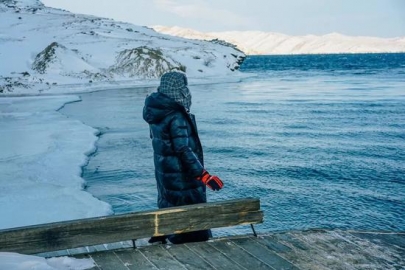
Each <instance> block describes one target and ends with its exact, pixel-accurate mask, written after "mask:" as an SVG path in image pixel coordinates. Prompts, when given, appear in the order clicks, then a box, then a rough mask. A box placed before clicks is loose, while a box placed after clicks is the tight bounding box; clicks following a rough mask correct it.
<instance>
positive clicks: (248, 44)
mask: <svg viewBox="0 0 405 270" xmlns="http://www.w3.org/2000/svg"><path fill="white" fill-rule="evenodd" d="M153 29H155V30H156V31H158V32H160V33H164V34H168V35H173V36H179V37H184V38H191V39H198V40H212V39H216V38H218V39H221V40H225V41H227V42H230V43H232V44H235V45H237V46H238V48H239V49H241V50H242V51H244V52H245V53H246V54H250V55H258V54H268V55H271V54H328V53H385V52H389V53H393V52H405V38H404V37H402V38H399V37H398V38H376V37H362V36H358V37H352V36H345V35H342V34H339V33H330V34H327V35H323V36H315V35H306V36H288V35H285V34H280V33H271V32H261V31H229V32H208V33H203V32H198V31H195V30H192V29H187V28H180V27H177V26H173V27H167V26H153Z"/></svg>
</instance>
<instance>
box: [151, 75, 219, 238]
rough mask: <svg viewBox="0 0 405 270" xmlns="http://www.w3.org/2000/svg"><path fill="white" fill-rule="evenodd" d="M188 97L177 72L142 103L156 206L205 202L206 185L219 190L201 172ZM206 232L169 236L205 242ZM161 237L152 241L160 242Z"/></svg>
mask: <svg viewBox="0 0 405 270" xmlns="http://www.w3.org/2000/svg"><path fill="white" fill-rule="evenodd" d="M190 106H191V94H190V91H189V89H188V87H187V78H186V76H185V75H184V74H183V73H181V72H168V73H165V74H164V75H163V76H162V78H161V82H160V86H159V88H158V91H157V92H155V93H152V94H151V95H150V96H148V97H147V98H146V100H145V107H144V109H143V118H144V120H145V121H146V122H147V123H148V124H149V126H150V136H151V139H152V146H153V151H154V164H155V177H156V182H157V189H158V207H159V208H166V207H172V206H182V205H188V204H196V203H205V202H206V201H207V199H206V187H205V186H206V185H207V186H208V187H210V188H212V189H214V190H219V189H221V188H222V186H223V183H222V181H221V180H220V179H219V178H218V177H216V176H211V175H209V174H208V173H207V171H206V170H205V169H204V161H203V149H202V145H201V142H200V139H199V136H198V131H197V126H196V122H195V118H194V115H192V114H190V113H189V110H190ZM210 236H211V232H210V230H204V231H198V232H191V233H186V234H178V235H171V236H169V237H168V238H169V240H170V241H171V242H172V243H175V244H176V243H184V242H191V241H206V240H208V238H209V237H210ZM163 239H164V238H152V239H151V242H153V241H155V240H159V241H161V240H163Z"/></svg>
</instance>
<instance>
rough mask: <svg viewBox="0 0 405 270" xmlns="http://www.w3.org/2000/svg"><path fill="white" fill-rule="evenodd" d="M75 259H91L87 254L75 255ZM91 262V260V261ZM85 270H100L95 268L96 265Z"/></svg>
mask: <svg viewBox="0 0 405 270" xmlns="http://www.w3.org/2000/svg"><path fill="white" fill-rule="evenodd" d="M75 258H76V259H92V258H91V257H90V255H89V254H80V255H76V256H75ZM92 260H93V259H92ZM86 270H101V269H100V268H99V267H98V266H97V264H96V265H95V266H94V267H92V268H89V269H86Z"/></svg>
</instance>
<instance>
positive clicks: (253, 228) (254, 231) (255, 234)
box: [250, 224, 257, 237]
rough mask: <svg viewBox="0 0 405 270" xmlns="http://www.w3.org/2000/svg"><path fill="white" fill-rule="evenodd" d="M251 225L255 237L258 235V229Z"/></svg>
mask: <svg viewBox="0 0 405 270" xmlns="http://www.w3.org/2000/svg"><path fill="white" fill-rule="evenodd" d="M250 227H251V228H252V231H253V235H254V236H255V237H257V233H256V230H255V227H253V224H250Z"/></svg>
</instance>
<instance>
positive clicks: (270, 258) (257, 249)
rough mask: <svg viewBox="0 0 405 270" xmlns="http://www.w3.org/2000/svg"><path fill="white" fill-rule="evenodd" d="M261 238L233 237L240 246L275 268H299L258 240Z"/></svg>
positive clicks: (294, 269) (293, 269)
mask: <svg viewBox="0 0 405 270" xmlns="http://www.w3.org/2000/svg"><path fill="white" fill-rule="evenodd" d="M257 241H260V239H257V238H255V237H250V238H240V239H233V240H232V242H234V243H235V244H236V245H238V246H239V247H241V248H243V249H244V250H246V251H247V252H249V253H250V254H251V255H253V256H254V257H256V258H257V259H259V260H261V261H263V262H264V263H266V264H267V265H270V266H271V267H273V268H274V269H291V270H297V269H298V268H297V267H296V266H295V265H293V264H292V263H291V262H289V261H287V260H286V259H284V258H283V257H281V256H279V255H277V254H276V253H274V252H273V251H271V250H270V249H268V248H266V246H265V245H262V244H261V243H259V242H257Z"/></svg>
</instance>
